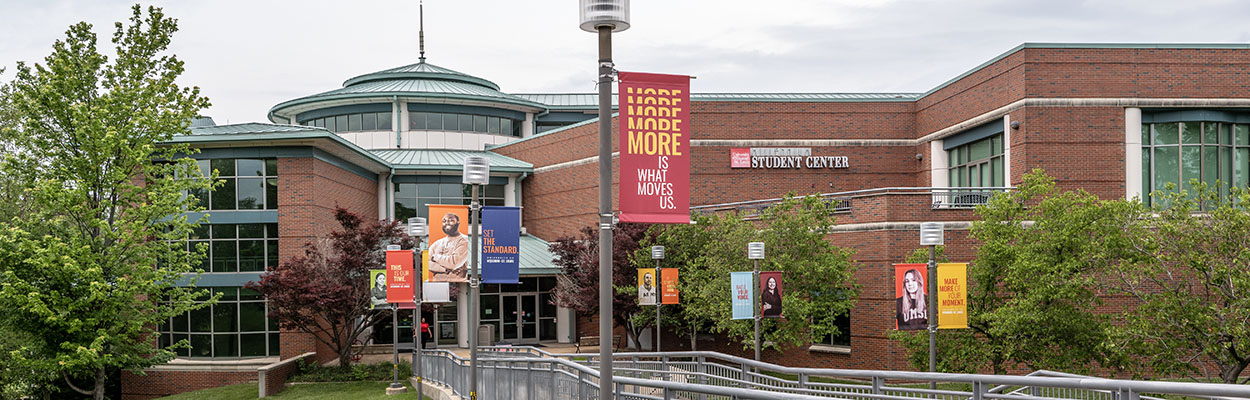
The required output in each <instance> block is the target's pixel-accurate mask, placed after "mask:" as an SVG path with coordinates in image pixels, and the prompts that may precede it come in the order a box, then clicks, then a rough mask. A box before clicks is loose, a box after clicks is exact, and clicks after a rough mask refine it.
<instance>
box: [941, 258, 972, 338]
mask: <svg viewBox="0 0 1250 400" xmlns="http://www.w3.org/2000/svg"><path fill="white" fill-rule="evenodd" d="M937 279H938V281H937V285H938V292H937V293H938V297H937V303H938V329H967V328H968V264H966V263H942V264H938V267H937Z"/></svg>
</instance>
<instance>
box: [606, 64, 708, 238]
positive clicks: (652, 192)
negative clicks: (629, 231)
mask: <svg viewBox="0 0 1250 400" xmlns="http://www.w3.org/2000/svg"><path fill="white" fill-rule="evenodd" d="M619 76H620V90H619V91H620V96H621V97H620V100H619V104H620V117H619V118H618V119H619V121H620V124H621V126H620V129H619V130H618V132H619V135H620V154H621V169H620V174H621V175H620V182H621V186H620V188H618V189H619V190H618V192H619V193H620V220H621V222H644V223H659V224H686V223H690V77H689V76H685V75H661V74H648V73H641V72H620V73H619Z"/></svg>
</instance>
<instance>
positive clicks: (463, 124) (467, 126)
mask: <svg viewBox="0 0 1250 400" xmlns="http://www.w3.org/2000/svg"><path fill="white" fill-rule="evenodd" d="M456 117H458V118H459V119H460V128H459V129H458V130H461V131H472V130H473V116H472V115H464V114H457V115H456Z"/></svg>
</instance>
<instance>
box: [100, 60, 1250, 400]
mask: <svg viewBox="0 0 1250 400" xmlns="http://www.w3.org/2000/svg"><path fill="white" fill-rule="evenodd" d="M1247 65H1250V46H1248V45H1244V44H1209V45H1208V44H1023V45H1020V46H1018V47H1016V48H1013V49H1010V50H1008V51H1006V52H1004V53H1003V54H1002V55H1000V56H998V57H995V58H993V59H991V60H988V61H986V62H984V63H982V64H981V65H978V66H976V67H974V68H972V69H971V70H969V71H968V72H966V73H964V74H961V75H959V76H957V77H953V79H951V80H950V81H948V82H945V83H943V84H941V85H938V86H937V87H934V88H928V90H927V91H924V92H917V93H699V88H698V82H699V81H704V80H706V79H708V78H707V77H705V76H702V74H699V72H700V71H682V72H687V73H690V74H695V75H701V76H700V78H701V79H699V81H695V82H694V86H693V87H692V90H693V91H694V93H693V94H692V95H691V97H690V105H689V115H690V123H689V135H690V139H691V147H690V150H691V153H690V157H691V163H690V191H689V193H690V199H689V201H690V205H691V206H692V208H693V209H694V210H695V211H696V212H716V211H718V210H733V209H749V208H751V207H755V208H759V207H766V206H767V203H768V202H767V199H775V198H779V197H782V196H784V195H786V194H787V193H791V192H793V193H797V194H815V193H819V194H827V195H829V196H833V197H836V198H839V199H845V200H846V201H844V202H843V203H841V205H840V208H839V211H838V212H839V214H838V225H837V227H836V229H835V230H834V232H833V233H832V234H831V235H830V238H829V239H830V240H832V241H834V242H835V243H838V244H839V245H840V246H846V247H851V248H853V249H854V250H855V251H856V253H855V256H854V261H855V262H857V263H858V265H859V269H858V270H857V272H856V279H857V280H858V283H859V284H860V285H861V293H862V294H861V295H860V297H859V299H858V300H857V302H856V305H855V307H854V309H852V311H851V312H850V314H849V315H845V316H840V317H839V318H843V319H841V320H842V321H844V323H845V328H846V329H845V330H844V333H845V335H843V336H840V337H834V338H828V339H827V340H825V341H823V342H821V343H812V344H810V345H809V346H804V347H802V348H800V349H797V350H794V351H788V352H786V353H785V354H784V356H783V355H782V354H781V353H779V352H775V351H765V352H763V354H762V357H763V360H764V361H767V362H773V363H780V364H785V365H790V366H810V367H832V368H864V369H906V368H908V364H907V360H906V359H905V358H904V354H905V351H903V349H902V347H901V346H900V345H899V344H898V343H897V342H896V341H893V340H891V339H889V338H888V335H889V334H890V332H891V331H892V330H893V329H894V313H895V299H894V296H893V295H892V293H893V290H894V289H893V282H891V281H890V280H889V279H884V278H882V277H887V276H891V275H890V273H889V271H892V269H890V268H891V265H892V264H893V263H896V262H901V261H903V260H904V259H906V258H907V256H908V255H909V254H910V253H911V252H912V251H913V250H915V248H917V247H918V245H917V244H916V243H918V233H917V231H918V225H919V223H920V222H927V221H944V222H946V223H947V225H946V226H947V232H946V240H945V242H946V245H947V248H946V256H947V257H949V258H950V259H952V260H968V259H970V258H971V257H972V255H973V251H974V249H975V243H973V242H972V241H971V240H970V239H969V238H968V236H967V232H968V231H967V229H968V228H967V227H968V226H969V225H970V223H971V221H973V220H975V219H976V216H975V214H974V213H973V211H972V210H971V207H972V206H975V205H976V204H979V203H982V202H984V201H985V199H986V198H987V197H986V196H984V195H980V194H978V193H980V192H981V191H994V190H1000V191H1001V190H1009V189H1010V188H1011V187H1013V186H1015V185H1018V184H1019V183H1020V181H1021V177H1022V176H1023V175H1024V174H1025V173H1027V172H1029V171H1030V170H1033V169H1037V168H1040V169H1044V170H1045V171H1046V172H1047V173H1048V174H1049V175H1051V176H1053V177H1055V178H1056V180H1057V183H1058V185H1059V187H1061V188H1064V189H1077V188H1081V189H1085V190H1087V191H1089V192H1090V193H1093V194H1096V195H1098V196H1101V197H1103V198H1134V197H1144V196H1148V195H1149V194H1150V193H1151V192H1153V191H1155V190H1161V189H1162V188H1163V187H1166V186H1167V185H1168V184H1179V183H1180V182H1188V181H1189V179H1190V178H1198V179H1204V180H1205V179H1208V177H1211V178H1212V179H1217V178H1218V179H1221V181H1223V182H1225V183H1230V182H1231V184H1233V185H1237V186H1243V187H1245V186H1250V158H1247V157H1250V156H1247V154H1250V153H1248V152H1247V151H1250V134H1248V133H1247V132H1250V74H1248V73H1247ZM462 67H463V68H466V70H472V69H473V66H471V65H470V66H462ZM592 74H593V71H591V70H589V69H588V70H587V75H586V76H592ZM919 89H922V90H924V89H925V88H919ZM587 90H588V92H587V93H585V94H553V93H507V92H504V91H501V89H500V87H499V86H498V85H496V84H495V83H493V82H491V81H489V80H487V79H483V78H480V77H476V76H472V75H469V74H465V73H461V72H457V71H455V70H452V69H448V68H444V67H440V66H436V65H434V64H431V63H428V62H425V60H424V59H421V60H420V62H418V63H415V64H410V65H404V66H399V67H395V68H390V69H385V70H382V71H378V72H373V73H367V74H363V75H360V76H356V77H352V78H350V79H347V80H346V81H345V82H344V84H343V85H342V87H339V88H329V90H327V91H324V92H321V93H316V94H311V95H308V96H304V97H300V98H296V99H292V100H288V101H285V102H282V103H280V104H277V105H275V106H273V107H272V108H271V109H270V110H269V113H268V120H269V121H267V122H264V123H244V124H233V125H220V126H218V125H214V124H212V123H211V122H210V121H199V122H198V123H197V124H196V126H193V127H192V128H191V129H190V131H189V132H188V134H186V135H181V136H177V137H176V139H175V141H176V142H180V143H189V144H190V145H191V146H193V147H196V148H198V149H199V150H200V153H198V154H195V155H194V157H195V158H197V159H200V160H202V161H203V163H202V164H203V165H204V167H205V168H206V169H208V168H211V169H215V170H217V171H218V173H219V175H220V176H221V177H222V180H223V181H226V182H225V183H224V184H223V185H222V186H221V187H220V188H219V189H217V190H216V191H214V192H212V193H211V194H209V195H208V196H206V198H205V205H206V207H207V208H208V211H207V214H208V221H209V223H208V226H207V227H205V228H204V229H202V231H201V232H199V233H197V236H196V237H195V238H194V240H197V241H199V240H202V241H206V242H209V243H210V254H209V260H208V261H207V263H206V264H205V266H204V270H205V271H206V273H205V274H204V275H203V277H202V278H201V280H200V282H199V285H200V286H203V287H211V288H214V289H215V290H219V291H222V292H227V293H233V294H232V296H233V297H230V296H227V298H226V299H224V300H223V302H221V303H218V304H217V305H214V306H213V307H211V308H205V309H204V310H203V311H197V312H193V313H191V314H189V315H185V316H182V317H178V318H173V319H171V321H170V322H169V324H167V325H164V326H162V330H161V332H162V338H161V340H162V342H163V343H170V342H173V341H177V340H181V339H183V338H186V339H189V340H190V342H191V348H190V349H188V350H185V351H183V352H182V354H180V357H179V359H177V360H175V361H174V362H171V363H169V364H167V365H162V366H159V367H155V368H152V369H150V370H149V371H148V373H147V375H145V376H137V375H129V374H128V375H124V377H123V388H124V389H123V390H124V391H125V393H126V394H127V397H128V398H142V397H151V396H154V395H158V394H167V393H174V392H180V391H186V390H193V389H194V388H195V387H192V386H195V385H200V386H219V385H222V384H227V383H237V382H246V381H247V380H249V379H255V378H256V371H255V368H252V369H248V368H246V367H245V366H247V365H265V364H269V363H273V362H275V361H276V360H281V359H288V358H291V357H296V356H299V355H301V354H304V353H307V352H313V353H315V354H316V358H317V359H319V360H321V361H326V360H330V359H333V358H334V355H333V354H332V352H330V351H329V349H327V348H325V347H324V346H321V345H318V344H317V342H316V341H315V340H313V338H311V337H310V336H309V335H307V334H304V333H300V332H296V331H288V330H283V329H280V328H279V327H278V326H277V324H276V323H275V321H272V320H269V319H268V318H267V317H266V313H265V311H267V309H266V307H268V303H267V302H265V301H264V299H262V298H259V297H258V294H257V293H254V292H250V291H247V290H241V289H239V288H240V287H242V286H243V285H244V284H245V283H246V282H249V281H254V280H257V279H258V278H259V277H260V275H261V274H263V273H264V272H263V271H264V270H265V269H266V268H270V267H273V266H276V265H278V264H279V263H281V262H282V261H284V260H287V259H290V258H291V257H293V256H295V255H297V254H301V253H302V251H303V246H304V245H305V243H308V242H309V241H311V240H314V239H316V238H318V237H323V236H324V235H326V234H327V233H329V232H330V231H331V230H334V229H335V228H336V227H337V223H335V221H334V219H333V215H332V214H333V213H332V211H333V209H334V208H335V207H336V206H341V207H344V208H347V209H349V210H351V211H353V212H357V213H360V214H362V215H365V216H366V217H367V218H377V219H398V220H401V221H402V220H404V219H406V218H408V217H411V216H423V217H430V215H429V211H428V206H429V205H439V204H452V205H464V204H468V197H469V190H468V189H469V188H468V187H467V186H465V185H462V184H461V183H460V182H461V176H460V174H461V168H462V160H463V159H464V158H465V157H466V156H470V155H472V156H482V157H486V158H488V159H489V160H490V165H491V177H490V183H489V184H488V185H485V188H484V200H483V204H484V205H502V206H519V207H522V210H521V228H520V230H521V239H520V245H519V248H520V258H521V261H520V281H521V282H520V284H514V285H491V284H486V285H483V286H482V289H483V290H482V303H481V309H480V311H481V318H482V324H483V325H487V326H491V327H492V328H489V329H493V330H494V332H495V334H494V336H493V337H492V338H491V339H493V342H507V343H514V344H526V343H544V342H545V343H572V342H575V341H577V339H578V338H579V337H584V336H597V335H598V329H597V323H596V319H597V318H598V317H599V316H598V315H580V314H576V313H574V312H573V311H572V310H570V309H568V308H562V307H558V306H556V305H554V304H552V301H551V299H552V290H553V288H554V287H555V286H556V282H557V280H558V279H559V276H560V274H561V271H560V269H559V268H557V267H556V266H555V265H553V261H552V260H553V255H552V253H551V252H550V251H549V250H548V246H549V243H550V242H552V241H555V240H557V239H559V238H562V237H576V236H580V230H581V229H583V228H586V227H591V226H594V225H595V224H596V222H597V219H598V216H596V209H597V185H598V183H599V182H598V178H597V172H598V162H599V160H598V157H597V146H598V143H597V133H598V132H597V130H598V125H597V124H596V123H595V122H596V121H597V120H596V119H595V117H596V110H597V97H596V96H595V95H593V94H591V93H589V91H590V90H593V88H590V87H588V88H587ZM813 90H830V91H833V90H837V88H822V87H819V86H814V87H813ZM614 101H615V99H614ZM617 123H618V121H613V122H612V126H614V127H615V126H617ZM614 129H615V128H614ZM612 143H614V146H615V144H616V143H618V140H617V138H616V137H614V138H613V140H612ZM614 151H615V150H614ZM779 152H784V153H786V155H790V156H796V155H801V157H805V158H809V159H819V160H828V161H829V165H828V167H822V168H814V167H812V166H810V165H791V166H789V167H785V166H777V165H773V167H777V168H770V167H769V166H768V165H757V166H753V165H751V164H750V163H749V162H748V163H746V164H740V163H739V162H738V159H737V158H736V157H735V155H739V156H741V155H748V156H750V155H768V154H779ZM748 161H749V160H748ZM613 163H614V164H615V163H616V160H615V158H614V160H613ZM430 220H431V221H433V220H435V219H434V218H430ZM431 225H432V226H431V228H433V224H431ZM744 268H745V269H744V270H749V269H750V267H749V266H745V265H744ZM455 285H456V286H457V288H455V289H453V290H452V291H453V293H455V292H458V293H459V294H461V295H459V296H454V297H455V298H454V299H453V301H452V302H449V303H441V304H439V305H438V307H436V308H432V309H430V310H429V311H428V312H427V313H426V315H425V317H426V318H427V321H429V322H432V324H431V326H432V330H434V331H435V332H436V333H435V336H436V337H437V345H438V346H443V347H462V348H463V347H467V346H468V345H469V343H468V337H469V335H468V332H469V331H468V329H470V327H468V326H466V325H467V324H466V323H464V321H468V320H469V316H468V303H467V300H466V297H467V296H464V295H463V294H464V293H468V287H467V284H463V283H457V284H455ZM401 315H403V314H402V313H401ZM409 318H411V317H409ZM387 323H388V324H389V321H388V322H387ZM401 325H404V326H406V328H405V329H406V331H405V332H406V333H401V335H400V336H401V337H402V338H404V339H401V340H409V341H410V340H411V338H412V334H411V329H412V328H411V327H412V325H413V321H411V320H409V321H405V322H401ZM378 328H385V329H378ZM374 331H375V334H374V335H372V336H371V339H372V341H373V343H385V342H388V341H389V340H390V337H389V336H390V335H389V333H390V330H389V325H387V326H385V327H382V326H379V327H376V328H375V330H374ZM617 334H618V335H620V334H623V333H622V332H620V331H618V332H617ZM696 336H697V337H698V338H700V339H703V338H713V339H714V336H709V335H704V334H699V335H696ZM647 340H649V339H647V338H644V345H645V344H646V343H647ZM663 342H664V344H665V347H666V350H667V347H668V346H669V344H672V345H673V346H675V347H674V349H677V348H678V347H676V346H687V347H688V344H689V339H688V338H687V337H685V336H677V333H676V332H666V333H665V338H664V340H663ZM698 344H699V349H700V350H709V349H710V350H717V351H724V352H740V351H741V349H740V348H734V346H725V345H722V343H721V341H716V340H699V341H698ZM188 377H192V378H195V379H186V378H188ZM172 382H183V383H181V384H174V383H172ZM186 382H201V383H197V384H195V385H192V384H189V383H186ZM179 385H181V386H179Z"/></svg>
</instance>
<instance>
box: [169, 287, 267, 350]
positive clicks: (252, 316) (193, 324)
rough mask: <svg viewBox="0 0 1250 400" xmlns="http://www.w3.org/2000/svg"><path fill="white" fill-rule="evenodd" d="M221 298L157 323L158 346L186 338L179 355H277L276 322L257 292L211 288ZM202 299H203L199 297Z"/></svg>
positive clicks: (234, 288) (232, 288) (231, 288)
mask: <svg viewBox="0 0 1250 400" xmlns="http://www.w3.org/2000/svg"><path fill="white" fill-rule="evenodd" d="M213 292H214V293H221V295H222V296H221V299H220V300H218V301H217V304H214V305H212V306H209V307H204V308H201V309H199V310H195V311H190V312H187V313H185V314H182V315H179V316H176V317H173V318H170V319H169V321H167V322H166V323H164V324H161V326H160V329H159V331H160V346H161V347H167V346H169V345H171V344H173V343H177V342H178V341H180V340H184V339H186V340H189V341H190V343H191V348H189V349H188V348H183V349H179V350H178V356H180V357H194V358H243V357H266V356H276V355H278V354H279V353H278V350H279V349H278V335H279V333H278V324H277V322H276V321H274V320H271V319H270V318H269V317H268V315H269V310H268V309H267V307H268V303H267V302H266V301H265V299H264V297H263V296H261V294H260V292H256V291H253V290H248V289H243V288H236V287H227V288H213ZM202 300H204V299H202Z"/></svg>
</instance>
